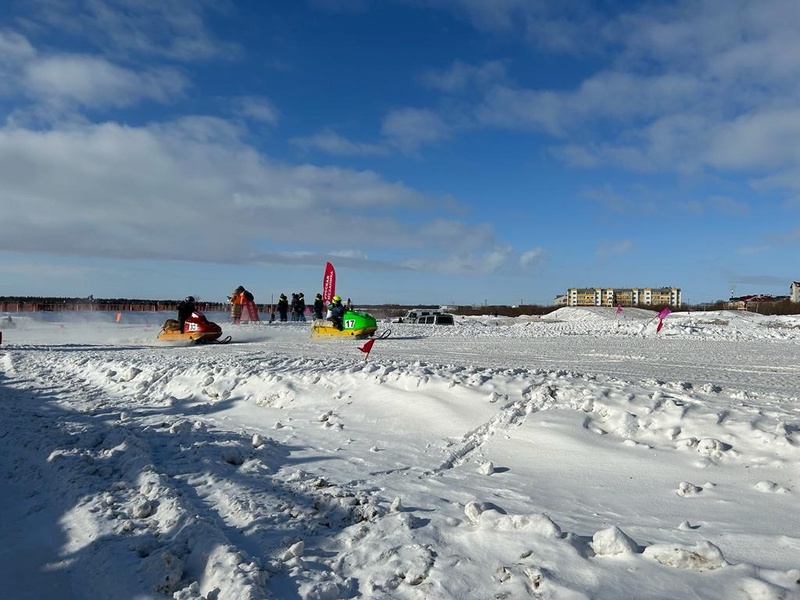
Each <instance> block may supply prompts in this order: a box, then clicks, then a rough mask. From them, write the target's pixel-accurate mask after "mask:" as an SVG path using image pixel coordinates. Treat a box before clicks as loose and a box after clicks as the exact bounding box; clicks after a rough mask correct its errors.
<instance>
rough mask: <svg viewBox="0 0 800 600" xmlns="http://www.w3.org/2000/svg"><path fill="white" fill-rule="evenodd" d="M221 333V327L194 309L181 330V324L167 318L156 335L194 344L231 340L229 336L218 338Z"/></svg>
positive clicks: (171, 340) (160, 337)
mask: <svg viewBox="0 0 800 600" xmlns="http://www.w3.org/2000/svg"><path fill="white" fill-rule="evenodd" d="M221 335H222V327H220V326H219V325H217V324H216V323H212V322H211V321H209V320H208V319H206V317H205V315H204V314H203V313H201V312H200V311H194V312H193V313H192V314H191V315H190V316H189V318H188V319H186V323H184V325H183V331H181V324H180V322H179V321H178V320H177V319H167V320H166V322H165V323H164V326H163V327H162V328H161V331H159V332H158V335H157V336H156V337H157V338H158V339H159V340H162V341H165V342H192V343H194V344H205V343H208V342H216V343H218V344H224V343H226V342H229V341H231V336H228V337H226V338H224V339H222V340H221V339H219V338H220V336H221Z"/></svg>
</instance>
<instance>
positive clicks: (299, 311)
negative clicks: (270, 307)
mask: <svg viewBox="0 0 800 600" xmlns="http://www.w3.org/2000/svg"><path fill="white" fill-rule="evenodd" d="M276 308H277V309H278V315H279V319H280V320H281V321H282V322H285V321H288V320H289V316H290V315H291V320H292V321H305V320H306V297H305V295H303V292H295V293H294V294H292V302H291V304H289V300H288V299H287V298H286V294H281V295H280V298H278V304H277V305H276Z"/></svg>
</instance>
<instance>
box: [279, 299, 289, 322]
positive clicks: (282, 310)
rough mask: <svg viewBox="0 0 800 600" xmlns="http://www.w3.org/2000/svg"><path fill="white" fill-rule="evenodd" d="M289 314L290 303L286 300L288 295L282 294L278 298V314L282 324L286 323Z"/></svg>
mask: <svg viewBox="0 0 800 600" xmlns="http://www.w3.org/2000/svg"><path fill="white" fill-rule="evenodd" d="M288 312H289V301H288V300H287V299H286V294H281V297H280V298H278V314H279V315H280V319H281V322H286V314H287V313H288Z"/></svg>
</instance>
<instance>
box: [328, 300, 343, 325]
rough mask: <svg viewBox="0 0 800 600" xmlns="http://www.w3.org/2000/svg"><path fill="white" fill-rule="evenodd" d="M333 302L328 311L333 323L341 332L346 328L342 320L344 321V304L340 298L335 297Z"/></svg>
mask: <svg viewBox="0 0 800 600" xmlns="http://www.w3.org/2000/svg"><path fill="white" fill-rule="evenodd" d="M332 300H333V302H331V304H330V305H329V306H328V310H329V311H330V313H331V322H332V323H333V326H334V327H336V329H338V330H339V331H341V330H342V328H343V327H344V322H343V320H342V319H344V304H342V299H341V298H340V297H339V296H334V297H333V298H332Z"/></svg>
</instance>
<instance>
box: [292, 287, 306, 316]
mask: <svg viewBox="0 0 800 600" xmlns="http://www.w3.org/2000/svg"><path fill="white" fill-rule="evenodd" d="M294 311H295V319H294V320H295V321H305V320H306V297H305V296H304V295H303V292H298V294H297V302H296V303H295V306H294Z"/></svg>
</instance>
